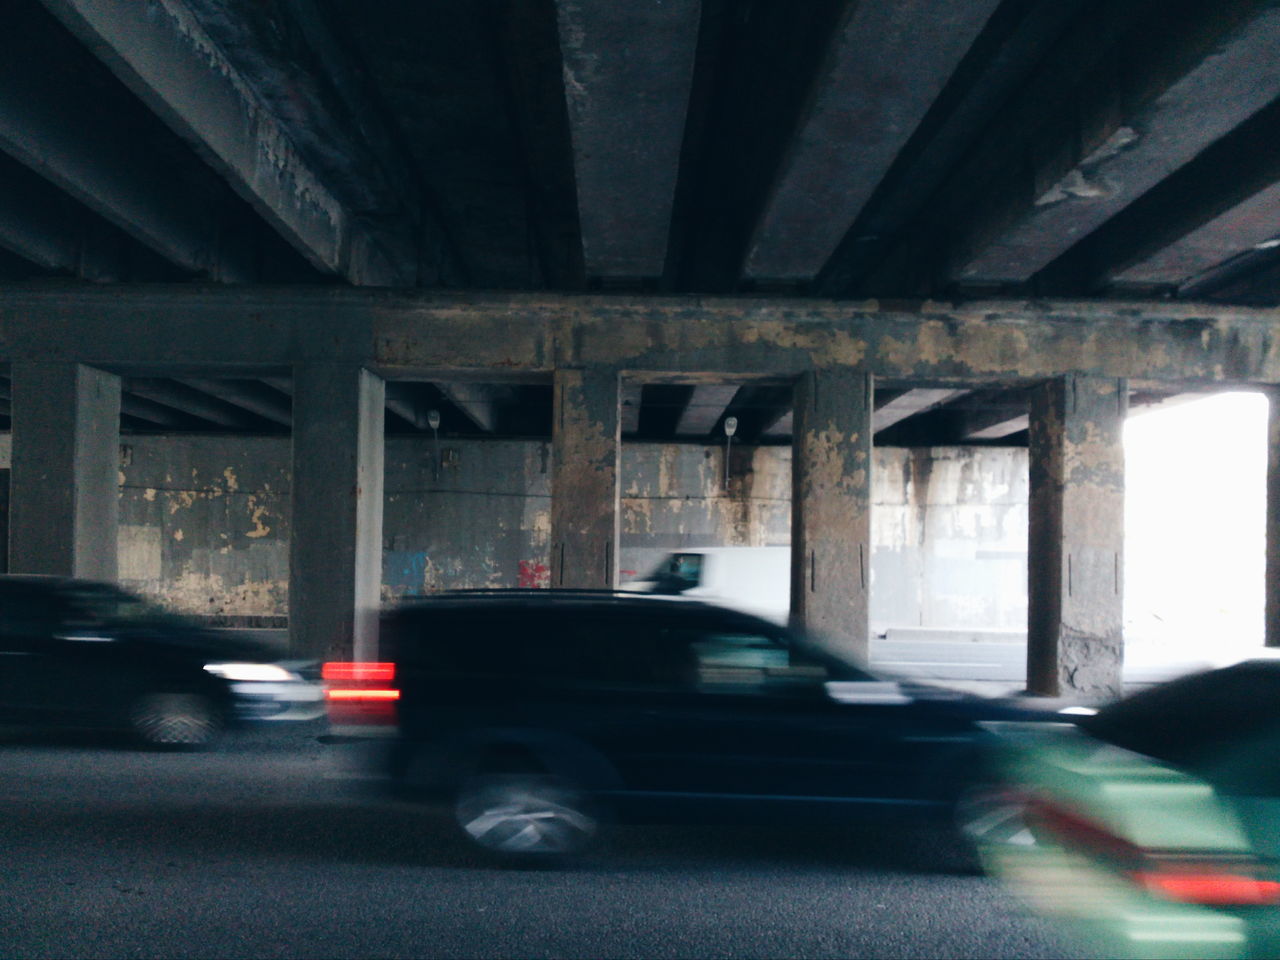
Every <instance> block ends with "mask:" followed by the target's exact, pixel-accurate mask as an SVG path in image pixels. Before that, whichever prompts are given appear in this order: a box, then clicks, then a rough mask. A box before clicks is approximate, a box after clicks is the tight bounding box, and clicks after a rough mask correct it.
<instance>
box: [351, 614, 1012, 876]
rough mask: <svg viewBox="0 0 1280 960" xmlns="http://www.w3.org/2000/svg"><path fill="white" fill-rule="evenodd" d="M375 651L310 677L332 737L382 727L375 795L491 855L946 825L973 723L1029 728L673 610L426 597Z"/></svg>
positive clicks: (733, 624)
mask: <svg viewBox="0 0 1280 960" xmlns="http://www.w3.org/2000/svg"><path fill="white" fill-rule="evenodd" d="M382 639H383V642H384V645H385V646H386V647H387V648H388V649H389V650H390V651H392V652H391V655H390V656H389V657H387V658H386V660H385V662H380V663H332V664H326V668H325V669H326V676H327V677H328V678H329V683H330V686H329V690H328V696H329V698H330V708H331V720H332V722H333V724H334V730H335V734H336V735H345V734H351V733H353V732H355V731H356V730H357V729H358V728H359V726H360V724H361V722H365V723H369V724H373V725H375V726H376V725H377V724H378V723H379V722H381V723H394V724H395V726H394V727H393V728H392V729H393V731H394V741H393V746H392V748H391V749H390V750H389V751H388V756H389V759H388V761H387V766H388V773H389V774H390V775H391V777H392V779H393V780H394V781H395V782H397V783H398V784H399V785H401V786H403V787H406V788H410V789H412V790H415V791H420V792H422V793H425V795H427V796H429V797H432V798H435V799H438V800H443V801H445V802H446V803H447V805H448V806H449V808H450V809H451V811H452V815H453V817H454V819H455V820H456V822H457V825H458V827H459V828H460V829H461V831H462V834H463V836H465V837H467V838H469V839H470V840H471V841H472V842H474V843H475V844H477V845H479V846H480V847H482V848H485V849H487V850H490V851H493V852H495V853H499V854H510V855H526V856H540V855H547V854H559V853H566V852H569V851H572V850H574V849H576V848H578V847H580V846H581V845H583V844H584V843H586V842H587V841H588V840H589V839H590V838H591V836H592V835H593V834H594V833H595V832H596V829H597V826H598V824H599V823H600V821H601V819H602V818H604V817H606V816H607V817H610V818H618V819H621V820H626V821H651V822H652V821H675V820H690V819H695V820H696V819H711V820H737V821H741V820H758V819H761V818H768V817H770V816H782V817H786V818H788V819H789V820H791V819H794V818H796V817H803V818H805V820H816V819H819V818H827V819H834V820H837V821H838V820H847V819H848V818H850V817H856V816H860V815H863V814H865V813H868V812H871V811H877V810H879V811H889V810H893V811H909V812H912V813H917V814H920V813H942V814H946V813H948V812H949V811H950V809H951V807H952V805H953V804H954V802H955V800H956V798H957V797H958V796H959V795H960V794H961V793H962V792H963V788H964V786H965V784H966V783H967V782H968V780H969V777H970V775H971V773H972V772H973V762H974V758H975V756H976V754H977V750H976V748H977V744H978V741H980V740H981V739H983V738H984V737H985V736H986V734H985V733H984V732H983V731H982V729H981V728H980V727H979V726H978V723H977V721H979V720H981V719H990V718H998V717H1005V718H1010V717H1025V716H1027V715H1028V713H1029V711H1027V710H1025V709H1022V708H1020V707H1019V706H1017V705H1014V704H998V703H993V702H990V701H983V700H980V699H978V698H976V697H968V696H965V695H963V694H959V693H955V692H953V691H941V690H932V689H930V688H926V687H922V686H914V685H910V684H902V683H897V682H893V681H885V680H882V679H880V678H878V677H875V676H873V675H871V674H870V673H868V672H867V671H866V670H864V669H863V668H861V667H860V666H859V665H858V664H856V663H852V662H850V661H849V660H848V659H846V658H844V657H842V656H840V655H838V654H836V653H834V652H833V651H831V650H829V649H824V648H822V647H820V646H818V645H815V644H814V643H813V642H811V641H808V640H806V639H805V638H803V637H802V636H800V635H799V634H797V633H794V632H792V631H789V630H788V629H787V628H785V627H783V626H781V625H779V624H776V623H773V622H770V621H767V620H763V619H760V618H757V617H753V616H750V615H748V614H744V613H740V612H737V611H733V610H728V609H723V608H720V607H714V606H710V605H708V604H704V603H701V602H698V601H692V600H685V599H682V598H675V597H644V596H637V595H635V594H628V593H608V592H599V593H593V592H590V591H559V590H554V591H548V590H536V591H474V592H460V593H452V594H439V595H436V596H434V597H432V598H429V599H424V600H420V601H415V602H409V603H406V604H403V605H401V606H400V607H398V608H395V609H393V610H391V611H389V612H388V613H387V614H385V616H384V621H383V632H382Z"/></svg>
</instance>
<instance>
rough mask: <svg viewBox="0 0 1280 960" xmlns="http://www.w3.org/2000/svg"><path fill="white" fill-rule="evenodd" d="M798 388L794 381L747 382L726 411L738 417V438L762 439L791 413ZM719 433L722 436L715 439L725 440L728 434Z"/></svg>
mask: <svg viewBox="0 0 1280 960" xmlns="http://www.w3.org/2000/svg"><path fill="white" fill-rule="evenodd" d="M794 392H795V391H794V388H793V386H792V385H791V384H783V385H778V384H760V383H749V384H746V385H745V386H743V387H742V389H741V390H739V391H738V393H737V394H736V395H735V396H734V398H733V402H732V403H730V404H729V407H728V409H726V410H725V412H724V413H725V416H726V417H737V418H738V433H737V435H736V436H735V437H734V440H735V442H741V443H744V444H754V443H759V442H760V438H761V437H763V436H765V434H767V433H769V431H770V430H772V429H773V428H774V427H775V426H777V424H778V423H780V422H781V421H782V420H783V419H784V418H786V417H787V416H788V415H789V414H791V412H792V410H791V408H792V404H793V402H794V399H795V398H794V396H793V394H794ZM789 432H790V428H789V427H788V433H789ZM717 433H718V434H719V436H718V437H713V438H712V439H719V440H723V439H724V434H723V433H720V432H719V431H717Z"/></svg>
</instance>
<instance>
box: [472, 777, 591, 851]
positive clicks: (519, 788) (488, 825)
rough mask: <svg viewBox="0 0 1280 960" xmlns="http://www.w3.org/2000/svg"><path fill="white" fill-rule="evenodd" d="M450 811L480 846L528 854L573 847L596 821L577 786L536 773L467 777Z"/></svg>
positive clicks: (585, 840) (586, 837)
mask: <svg viewBox="0 0 1280 960" xmlns="http://www.w3.org/2000/svg"><path fill="white" fill-rule="evenodd" d="M454 817H455V819H456V820H457V822H458V826H459V827H461V828H462V831H463V833H464V834H465V835H466V836H467V838H468V839H470V840H471V842H472V843H475V844H476V845H478V846H479V847H481V848H483V849H484V850H487V851H489V852H490V853H494V854H499V855H501V856H504V857H519V858H528V859H532V858H536V857H552V856H562V855H565V854H571V853H575V852H577V851H579V850H581V849H582V848H583V847H585V846H586V845H587V844H588V843H590V841H591V839H592V838H593V837H594V836H595V833H596V829H597V827H598V826H599V824H598V821H597V819H596V817H595V816H594V815H593V814H592V813H591V812H590V809H589V807H588V805H587V803H586V802H585V800H584V799H583V797H582V794H581V793H580V792H579V791H578V790H576V789H574V788H573V787H572V785H570V784H568V783H566V782H565V781H564V780H562V779H561V778H559V777H555V776H551V775H549V774H537V773H493V774H478V775H476V776H473V777H470V778H469V779H467V780H466V781H465V782H464V783H463V784H462V786H461V787H460V788H459V790H458V795H457V799H456V802H455V804H454Z"/></svg>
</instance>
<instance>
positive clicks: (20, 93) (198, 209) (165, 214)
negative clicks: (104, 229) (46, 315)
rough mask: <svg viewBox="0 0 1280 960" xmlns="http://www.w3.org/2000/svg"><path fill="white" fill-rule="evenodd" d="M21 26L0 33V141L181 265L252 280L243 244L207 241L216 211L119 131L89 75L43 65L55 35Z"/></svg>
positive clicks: (54, 51)
mask: <svg viewBox="0 0 1280 960" xmlns="http://www.w3.org/2000/svg"><path fill="white" fill-rule="evenodd" d="M131 9H133V10H134V11H135V12H137V13H142V12H143V8H142V7H140V6H137V5H131ZM25 26H27V27H29V28H30V29H29V30H16V29H11V30H8V31H6V34H5V36H3V37H0V150H3V151H4V152H5V153H7V154H8V155H9V156H11V157H13V158H14V159H15V160H17V161H18V162H19V163H21V164H22V165H24V166H26V167H28V168H29V169H30V170H32V171H34V172H35V173H37V174H39V175H40V176H41V177H43V178H45V179H46V180H48V181H49V182H51V183H53V184H54V185H56V186H57V187H58V188H59V189H61V190H64V191H66V192H67V193H69V194H70V195H71V196H72V197H74V198H75V199H76V200H78V201H79V202H80V203H82V204H84V205H85V206H86V207H88V208H89V209H90V210H93V211H94V212H96V213H97V214H99V215H100V216H102V217H104V218H105V219H107V220H108V221H110V222H111V223H113V224H115V226H117V227H119V228H120V229H121V230H123V231H124V232H125V233H127V234H129V235H130V236H132V237H134V238H135V239H137V240H138V241H139V242H140V243H142V244H143V245H145V246H146V247H148V248H150V249H151V250H153V251H155V252H156V253H157V254H159V255H160V256H161V257H163V258H164V259H165V260H167V261H169V262H170V263H172V264H174V265H176V266H178V267H180V268H181V269H184V270H189V271H191V272H192V273H195V274H198V275H202V276H207V277H210V278H212V279H217V280H225V281H228V282H235V283H247V282H252V281H253V280H254V279H255V276H254V273H253V269H252V264H251V262H250V258H249V256H248V251H239V252H237V251H235V250H226V251H219V250H218V248H217V242H216V241H217V226H218V211H217V210H216V209H214V208H213V207H212V206H210V205H208V204H206V203H205V202H204V201H203V200H202V198H201V197H200V194H199V192H198V191H192V190H190V189H188V187H187V186H186V185H185V184H184V182H183V180H182V178H180V177H176V176H174V170H173V166H172V163H171V162H170V161H169V160H167V159H166V158H164V157H162V156H160V155H158V154H157V153H156V152H154V151H152V150H151V149H149V147H148V145H147V144H146V143H145V142H143V141H142V139H141V138H138V137H135V136H131V135H122V133H121V130H120V128H119V126H118V124H117V123H115V122H114V121H113V118H112V116H111V114H110V113H109V112H108V111H105V110H103V109H102V108H101V106H100V100H101V97H100V96H99V95H98V91H97V89H96V88H95V87H94V86H93V85H92V84H89V83H81V82H77V81H76V79H75V75H74V74H73V73H71V72H69V71H54V70H50V69H49V64H50V63H51V62H57V61H56V60H53V59H52V58H55V57H61V56H62V55H63V54H64V50H63V46H64V44H62V43H60V42H58V41H59V39H60V38H57V37H51V36H48V35H47V34H48V33H49V32H50V31H46V30H43V29H40V27H41V26H42V25H41V24H32V23H28V24H25ZM49 26H50V28H51V27H52V25H51V24H50V25H49ZM69 77H70V79H69ZM50 254H51V251H49V250H48V249H45V250H44V254H43V255H44V256H45V257H46V258H47V257H48V256H50ZM37 262H40V261H37Z"/></svg>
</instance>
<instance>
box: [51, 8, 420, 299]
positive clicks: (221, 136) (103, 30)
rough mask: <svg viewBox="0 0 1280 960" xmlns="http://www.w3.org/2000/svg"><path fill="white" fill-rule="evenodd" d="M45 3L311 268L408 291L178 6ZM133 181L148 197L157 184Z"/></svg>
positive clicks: (407, 280)
mask: <svg viewBox="0 0 1280 960" xmlns="http://www.w3.org/2000/svg"><path fill="white" fill-rule="evenodd" d="M44 3H45V6H46V7H48V8H49V10H50V11H51V12H52V13H53V14H54V15H55V16H57V17H58V19H60V20H61V21H62V22H63V24H65V25H66V27H67V28H68V29H69V30H71V32H72V33H74V34H75V35H76V36H78V37H79V38H80V39H81V40H82V41H83V42H84V43H85V44H86V45H87V46H88V47H89V48H90V49H91V50H93V51H94V53H95V54H96V55H97V56H98V57H99V59H101V60H102V61H103V62H104V63H105V64H106V65H107V66H108V67H109V68H110V69H111V70H112V71H113V72H114V73H115V74H116V76H117V77H119V78H120V80H121V81H122V82H123V83H124V84H125V85H126V86H128V87H129V88H130V89H131V90H133V92H134V93H135V94H137V95H138V96H139V97H140V98H141V99H142V100H143V102H144V103H145V104H146V105H147V106H148V107H150V108H151V109H152V110H153V111H154V112H155V113H156V114H157V115H159V116H160V117H161V118H162V119H163V120H164V121H165V122H166V123H167V124H168V125H169V126H170V127H171V128H172V129H173V130H174V131H175V132H176V133H178V135H179V136H181V137H182V138H183V139H184V140H186V141H187V142H188V143H190V144H191V145H192V146H193V147H194V148H195V149H196V151H197V152H198V153H200V154H201V156H202V157H203V158H204V159H205V160H206V162H208V163H209V164H210V165H211V166H212V167H213V168H214V169H215V170H217V171H218V172H219V173H220V174H221V175H222V176H223V177H224V178H225V179H226V181H227V182H228V183H229V184H230V185H231V187H232V188H233V189H234V190H235V191H236V192H237V193H239V194H240V196H242V197H243V198H244V199H245V200H246V201H247V202H248V203H249V204H250V205H251V206H252V207H253V208H254V209H255V210H257V211H258V213H259V214H260V215H261V216H263V217H264V218H265V219H266V220H267V221H268V222H269V223H271V224H272V225H273V226H274V227H275V228H276V230H278V231H279V232H280V233H281V234H282V235H283V236H284V237H285V238H286V239H287V240H288V241H289V242H290V243H291V244H292V245H293V246H294V247H295V248H296V249H297V250H298V252H299V253H301V254H302V255H303V256H304V257H306V259H307V260H308V261H310V262H311V264H312V265H313V266H315V267H316V268H317V269H319V270H322V271H324V272H326V273H331V274H337V275H339V276H341V277H344V278H345V279H347V280H349V281H350V282H351V283H354V284H369V285H383V284H411V283H413V282H414V280H415V278H416V277H415V275H416V265H414V267H413V268H410V267H407V266H406V265H405V264H403V263H402V262H400V261H399V260H397V259H396V257H395V256H394V255H393V254H392V253H390V252H389V251H388V249H387V248H386V246H385V245H384V242H383V240H382V238H380V237H377V236H374V235H373V234H371V233H370V232H369V231H367V230H366V229H364V227H363V226H362V225H361V223H360V222H359V221H358V220H357V218H356V217H354V216H353V214H352V211H351V210H350V209H348V208H347V207H346V206H345V205H344V204H343V203H342V202H341V201H340V200H339V199H338V198H337V197H336V196H334V194H333V193H332V192H331V191H330V189H329V187H328V186H327V185H326V184H325V183H324V182H322V180H321V178H320V177H319V176H317V174H316V173H315V171H314V170H313V169H312V167H311V166H310V165H309V164H307V163H306V162H305V161H304V160H303V158H302V157H301V156H300V154H299V153H298V150H297V149H296V147H295V146H294V144H293V143H292V141H291V139H290V137H289V136H288V133H287V131H286V130H285V128H284V127H283V125H282V124H281V123H280V121H279V119H278V118H277V117H275V116H274V115H273V114H272V113H271V112H270V111H269V110H267V109H266V108H265V107H264V106H263V104H262V102H261V100H260V99H259V97H258V95H257V94H256V92H255V91H254V89H253V86H252V84H251V83H250V82H249V81H248V80H247V79H246V78H245V77H244V76H243V75H242V74H241V73H240V72H239V71H238V70H237V69H236V68H235V66H234V65H233V64H232V63H231V62H230V61H229V60H228V58H227V57H226V55H225V54H224V53H223V52H222V51H221V49H220V48H219V47H218V46H217V45H216V44H215V43H214V42H213V41H212V40H211V39H210V38H209V36H208V34H207V33H206V32H205V30H204V28H203V27H202V26H201V24H200V22H199V19H198V18H197V17H196V16H195V15H194V14H193V13H192V11H191V9H190V8H189V7H188V6H187V5H186V4H185V3H184V2H183V0H151V2H148V3H145V4H139V3H136V2H134V0H44ZM116 139H117V140H119V141H121V142H124V143H127V142H128V140H127V138H116ZM141 182H143V183H145V184H146V191H145V193H146V196H147V197H149V198H154V197H155V196H156V190H157V181H156V180H153V179H149V178H148V179H142V181H141ZM169 182H172V183H173V184H174V189H178V186H179V185H178V183H177V181H173V180H172V179H170V180H169ZM155 202H158V201H155Z"/></svg>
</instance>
